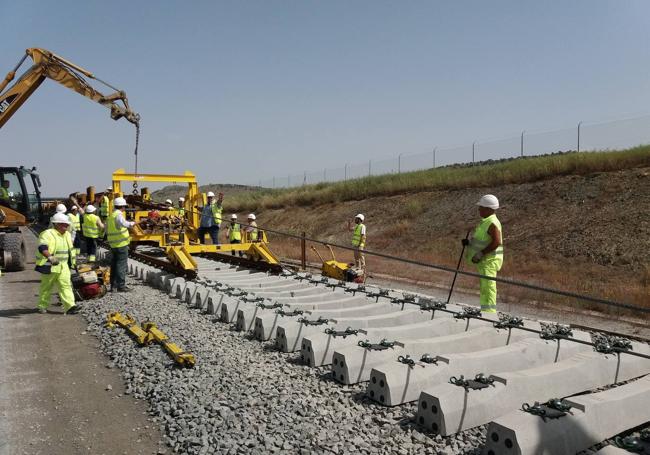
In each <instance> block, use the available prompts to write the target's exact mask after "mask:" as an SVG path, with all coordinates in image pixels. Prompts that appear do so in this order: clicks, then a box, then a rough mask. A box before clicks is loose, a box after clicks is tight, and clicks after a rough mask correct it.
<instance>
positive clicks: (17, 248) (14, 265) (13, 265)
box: [2, 232, 25, 272]
mask: <svg viewBox="0 0 650 455" xmlns="http://www.w3.org/2000/svg"><path fill="white" fill-rule="evenodd" d="M2 247H3V249H4V251H5V252H6V253H9V254H10V255H11V262H10V263H9V264H5V270H6V271H7V272H17V271H20V270H25V241H24V240H23V235H22V234H21V233H20V232H8V233H6V234H5V235H4V242H2Z"/></svg>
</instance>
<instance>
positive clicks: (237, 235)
mask: <svg viewBox="0 0 650 455" xmlns="http://www.w3.org/2000/svg"><path fill="white" fill-rule="evenodd" d="M233 240H239V241H241V226H240V225H239V223H232V224H231V225H230V241H231V242H232V241H233Z"/></svg>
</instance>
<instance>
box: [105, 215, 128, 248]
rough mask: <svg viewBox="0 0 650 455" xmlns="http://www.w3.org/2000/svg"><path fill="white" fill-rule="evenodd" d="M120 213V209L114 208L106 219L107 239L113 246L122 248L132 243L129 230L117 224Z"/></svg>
mask: <svg viewBox="0 0 650 455" xmlns="http://www.w3.org/2000/svg"><path fill="white" fill-rule="evenodd" d="M120 213H121V212H120V211H119V210H114V211H113V213H111V215H110V216H109V217H108V219H107V220H106V240H108V244H109V245H110V246H111V248H122V247H125V246H127V245H128V244H129V243H131V235H129V230H128V229H127V228H125V227H122V226H118V224H117V216H118V215H119V214H120Z"/></svg>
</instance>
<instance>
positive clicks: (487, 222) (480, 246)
mask: <svg viewBox="0 0 650 455" xmlns="http://www.w3.org/2000/svg"><path fill="white" fill-rule="evenodd" d="M476 205H478V213H479V215H480V216H481V221H479V223H478V225H477V226H476V228H475V229H474V231H473V232H472V235H471V237H470V238H469V239H463V245H465V246H467V255H466V260H467V261H468V262H471V263H472V264H474V265H475V266H476V268H477V269H478V273H479V274H481V275H485V276H488V277H496V276H497V272H498V271H499V270H501V266H502V265H503V230H502V229H501V222H500V221H499V220H498V218H497V215H496V210H497V209H498V208H499V200H498V199H497V198H496V196H494V195H492V194H486V195H485V196H483V197H481V199H480V200H479V201H478V203H477V204H476ZM479 281H480V290H481V297H480V302H481V312H483V313H496V312H497V283H496V281H493V280H490V279H487V278H480V279H479Z"/></svg>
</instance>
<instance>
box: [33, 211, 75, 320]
mask: <svg viewBox="0 0 650 455" xmlns="http://www.w3.org/2000/svg"><path fill="white" fill-rule="evenodd" d="M50 221H51V223H52V226H53V227H52V228H51V229H46V230H44V231H43V232H41V235H40V236H39V237H38V248H37V250H36V267H35V269H36V271H37V272H39V273H40V274H41V286H40V288H39V291H38V311H39V313H47V308H48V307H49V306H50V298H51V296H52V287H53V286H54V285H57V287H58V289H59V299H61V304H62V305H63V314H74V313H76V312H78V311H79V307H78V306H76V305H75V303H74V293H73V291H72V281H71V278H70V268H74V267H76V262H75V254H74V248H73V246H72V238H71V236H70V232H68V228H69V226H70V219H69V218H68V217H67V216H66V215H65V214H64V213H56V214H55V215H54V216H53V217H52V218H51V220H50Z"/></svg>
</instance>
